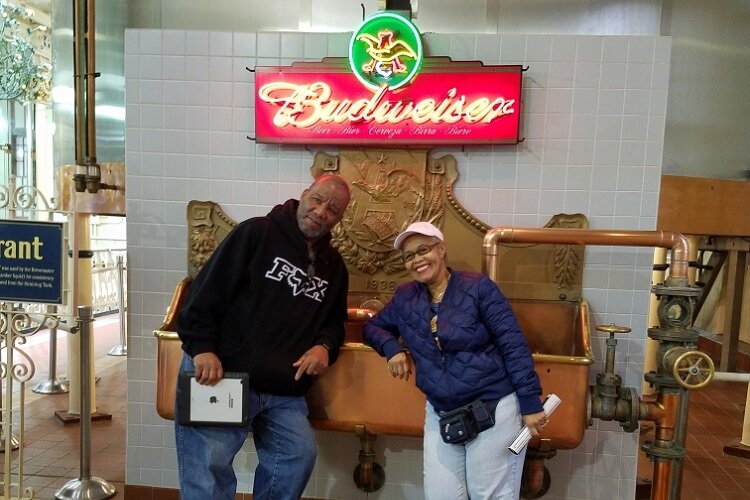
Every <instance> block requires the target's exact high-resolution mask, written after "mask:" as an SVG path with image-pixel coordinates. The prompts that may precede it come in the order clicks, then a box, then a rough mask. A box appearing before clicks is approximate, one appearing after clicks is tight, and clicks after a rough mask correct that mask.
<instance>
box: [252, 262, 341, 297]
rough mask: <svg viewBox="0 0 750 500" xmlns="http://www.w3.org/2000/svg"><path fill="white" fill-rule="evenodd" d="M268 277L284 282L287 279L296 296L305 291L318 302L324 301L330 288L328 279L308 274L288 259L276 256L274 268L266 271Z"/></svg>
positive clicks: (306, 294) (307, 295)
mask: <svg viewBox="0 0 750 500" xmlns="http://www.w3.org/2000/svg"><path fill="white" fill-rule="evenodd" d="M266 278H268V279H272V280H274V281H278V282H282V281H284V280H286V283H287V285H289V288H291V290H292V295H294V296H295V297H296V296H297V295H299V294H301V293H304V294H305V296H306V297H309V298H311V299H313V300H316V301H318V302H323V298H324V297H325V295H326V289H327V288H328V281H326V280H323V279H320V278H319V277H317V276H312V277H311V276H308V275H307V273H306V272H305V271H304V270H303V269H300V268H299V267H297V266H295V265H294V264H292V263H291V262H289V261H287V260H286V259H282V258H281V257H276V258H275V259H274V260H273V268H271V269H270V270H269V271H267V272H266Z"/></svg>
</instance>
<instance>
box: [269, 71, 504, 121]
mask: <svg viewBox="0 0 750 500" xmlns="http://www.w3.org/2000/svg"><path fill="white" fill-rule="evenodd" d="M387 93H388V89H387V87H385V86H383V87H381V88H380V89H379V90H378V91H377V92H375V93H374V94H373V95H372V97H371V98H369V99H357V100H351V99H346V98H344V99H335V98H334V96H333V92H332V90H331V87H330V86H329V85H327V84H326V83H325V82H320V81H318V82H313V83H310V84H299V85H298V84H294V83H289V82H272V83H268V84H266V85H264V86H263V87H261V89H260V91H259V92H258V96H259V98H260V99H261V100H262V101H264V102H267V103H270V104H275V105H277V106H279V110H278V111H277V112H276V114H275V116H274V118H273V123H274V125H275V126H277V127H286V126H293V127H301V128H308V127H311V126H313V125H315V124H317V123H320V122H322V123H345V122H347V121H349V122H375V123H380V124H384V123H390V124H398V123H401V122H404V121H406V120H411V121H412V122H414V123H416V124H419V125H421V124H425V123H428V122H430V123H433V124H442V123H445V124H454V123H458V122H460V121H463V122H465V123H469V124H471V123H490V122H492V121H493V120H495V119H497V118H498V117H501V116H506V115H510V114H513V113H515V109H514V108H513V105H514V104H515V102H516V101H515V99H505V98H504V97H494V98H490V97H478V98H476V99H469V98H467V97H466V96H465V95H458V90H457V89H456V88H455V87H454V88H451V89H449V90H448V91H447V92H446V93H445V97H443V98H442V99H441V100H436V99H432V98H426V99H422V100H420V101H417V102H414V101H406V102H405V101H401V100H399V101H389V100H385V95H386V94H387Z"/></svg>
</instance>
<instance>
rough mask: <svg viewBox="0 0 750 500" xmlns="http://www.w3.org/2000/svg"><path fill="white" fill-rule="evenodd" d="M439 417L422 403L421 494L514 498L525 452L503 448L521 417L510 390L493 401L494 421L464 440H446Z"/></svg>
mask: <svg viewBox="0 0 750 500" xmlns="http://www.w3.org/2000/svg"><path fill="white" fill-rule="evenodd" d="M438 422H439V417H438V415H437V414H436V413H435V410H434V409H433V407H432V405H430V403H427V409H426V413H425V424H424V494H425V498H426V499H427V500H462V499H464V500H465V499H468V498H470V499H471V500H489V499H492V500H498V499H517V498H518V497H519V495H520V490H521V475H522V473H523V462H524V459H525V457H526V450H525V449H524V451H523V452H521V453H520V454H519V455H514V454H513V453H511V452H510V451H508V445H510V443H512V442H513V439H514V438H515V437H516V434H518V432H519V431H520V430H521V426H522V425H523V422H522V421H521V414H520V413H519V408H518V398H516V395H515V393H513V394H510V395H508V396H505V397H504V398H503V399H501V400H500V402H499V403H498V404H497V409H496V410H495V425H493V426H492V427H490V428H489V429H487V430H485V431H483V432H480V433H479V435H478V436H477V437H476V438H475V439H473V440H472V441H469V442H468V443H465V444H446V443H445V442H443V439H442V438H441V437H440V430H439V423H438Z"/></svg>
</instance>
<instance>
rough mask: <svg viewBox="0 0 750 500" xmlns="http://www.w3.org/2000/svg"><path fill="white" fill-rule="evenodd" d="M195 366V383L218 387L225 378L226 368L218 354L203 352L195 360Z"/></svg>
mask: <svg viewBox="0 0 750 500" xmlns="http://www.w3.org/2000/svg"><path fill="white" fill-rule="evenodd" d="M193 364H194V365H195V381H196V382H198V383H199V384H201V385H216V384H217V383H218V382H219V380H221V379H222V378H224V368H222V366H221V361H220V360H219V357H218V356H216V354H214V353H212V352H202V353H200V354H196V355H195V357H194V358H193Z"/></svg>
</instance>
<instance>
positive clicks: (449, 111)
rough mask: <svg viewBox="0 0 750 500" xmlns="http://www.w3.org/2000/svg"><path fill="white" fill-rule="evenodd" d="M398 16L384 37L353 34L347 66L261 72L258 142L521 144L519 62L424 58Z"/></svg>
mask: <svg viewBox="0 0 750 500" xmlns="http://www.w3.org/2000/svg"><path fill="white" fill-rule="evenodd" d="M393 16H395V15H393V14H391V15H390V16H388V15H384V19H380V23H379V24H376V25H375V27H374V29H375V31H376V33H377V34H376V35H371V34H367V33H363V32H362V29H360V30H358V31H357V32H355V34H354V36H353V37H352V42H351V46H350V56H349V59H348V60H347V59H345V58H326V59H324V60H323V61H321V62H319V63H302V62H300V63H295V64H293V65H292V66H287V67H258V68H256V74H255V87H256V94H255V136H256V140H257V141H258V142H271V143H291V144H310V143H312V144H316V143H317V144H357V145H368V144H377V145H379V146H383V145H410V144H411V145H439V144H471V143H484V144H509V143H517V142H518V141H519V120H520V110H521V99H520V98H521V82H522V74H521V73H522V68H521V66H485V65H483V64H481V63H480V62H453V61H451V60H450V59H448V58H446V57H438V58H424V59H423V58H422V57H421V43H419V42H418V37H416V40H417V41H415V36H414V35H413V32H409V33H407V34H406V35H403V33H405V31H406V30H405V29H403V28H401V29H393V26H392V24H391V23H392V20H391V17H393ZM395 17H397V18H398V17H400V16H395ZM395 34H401V36H400V38H399V37H396V36H395ZM354 47H359V48H360V52H361V53H359V54H357V53H356V51H355V49H354ZM415 47H416V49H415ZM417 70H419V71H417Z"/></svg>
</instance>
